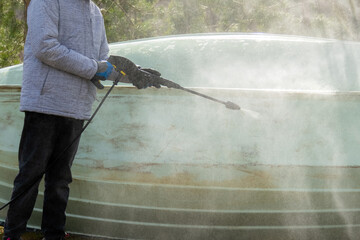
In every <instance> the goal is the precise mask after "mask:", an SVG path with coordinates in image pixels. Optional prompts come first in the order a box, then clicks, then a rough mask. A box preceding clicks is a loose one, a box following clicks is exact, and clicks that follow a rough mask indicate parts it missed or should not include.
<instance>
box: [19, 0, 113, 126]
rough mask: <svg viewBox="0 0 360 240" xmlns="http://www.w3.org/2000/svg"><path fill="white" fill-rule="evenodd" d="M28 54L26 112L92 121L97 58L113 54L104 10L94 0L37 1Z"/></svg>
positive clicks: (24, 93) (32, 13) (31, 9)
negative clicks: (103, 15) (110, 51)
mask: <svg viewBox="0 0 360 240" xmlns="http://www.w3.org/2000/svg"><path fill="white" fill-rule="evenodd" d="M24 52H25V53H24V70H23V83H22V89H21V99H20V110H21V111H33V112H39V113H46V114H52V115H58V116H64V117H70V118H75V119H89V118H90V116H91V107H92V104H93V102H94V100H95V96H96V87H95V86H94V85H93V84H92V83H91V82H90V81H89V80H90V79H91V78H92V77H93V76H94V75H95V73H96V71H97V63H96V61H95V60H106V59H107V58H108V53H109V47H108V43H107V39H106V34H105V27H104V20H103V17H102V15H101V12H100V10H99V8H98V7H97V6H96V5H95V4H94V3H93V2H92V1H90V0H32V1H31V3H30V6H29V8H28V34H27V38H26V43H25V50H24Z"/></svg>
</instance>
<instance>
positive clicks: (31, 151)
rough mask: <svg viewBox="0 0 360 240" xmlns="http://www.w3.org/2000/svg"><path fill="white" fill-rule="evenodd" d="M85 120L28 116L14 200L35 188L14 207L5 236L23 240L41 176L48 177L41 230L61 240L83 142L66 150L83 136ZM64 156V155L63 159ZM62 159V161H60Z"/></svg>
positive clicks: (7, 221)
mask: <svg viewBox="0 0 360 240" xmlns="http://www.w3.org/2000/svg"><path fill="white" fill-rule="evenodd" d="M83 123H84V121H83V120H76V119H72V118H65V117H59V116H53V115H46V114H40V113H34V112H26V113H25V121H24V128H23V132H22V135H21V140H20V147H19V173H18V175H17V176H16V178H15V181H14V189H13V193H12V197H14V196H16V195H18V194H19V193H21V192H23V191H24V190H25V189H26V188H27V187H28V186H29V185H30V184H31V183H33V182H34V181H35V184H34V185H33V186H32V187H31V188H30V189H29V190H27V191H26V192H25V193H24V194H23V195H22V196H21V197H20V198H19V199H17V200H16V201H15V202H13V203H12V204H10V206H9V210H8V213H7V218H6V221H5V234H4V236H5V237H6V238H7V237H10V238H11V239H19V237H20V235H21V234H22V233H23V232H25V230H26V224H27V221H28V220H29V218H30V216H31V213H32V211H33V208H34V205H35V201H36V197H37V194H38V186H39V183H40V180H38V181H36V179H39V177H40V176H42V175H43V174H44V173H45V193H44V205H43V216H42V224H41V229H42V231H43V232H44V234H45V237H46V239H47V240H48V239H61V238H62V237H63V236H64V231H65V230H64V229H65V218H66V216H65V209H66V205H67V202H68V198H69V186H68V185H69V184H70V183H71V181H72V175H71V170H70V168H71V165H72V162H73V160H74V157H75V154H76V151H77V149H78V145H79V140H80V138H79V139H78V140H77V141H75V142H74V144H73V145H72V146H71V147H70V148H69V149H68V150H67V151H66V152H63V150H64V149H65V148H66V147H67V146H69V144H70V143H71V142H72V141H73V139H75V138H76V136H77V135H78V134H80V132H81V130H82V127H83ZM60 154H61V155H60ZM59 155H60V157H59Z"/></svg>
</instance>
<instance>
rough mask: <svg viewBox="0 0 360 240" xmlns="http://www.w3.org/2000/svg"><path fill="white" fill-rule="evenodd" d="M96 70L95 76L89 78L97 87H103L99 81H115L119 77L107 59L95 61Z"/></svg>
mask: <svg viewBox="0 0 360 240" xmlns="http://www.w3.org/2000/svg"><path fill="white" fill-rule="evenodd" d="M97 64H98V70H97V72H96V74H95V76H94V77H93V78H92V79H91V82H92V83H93V84H95V86H96V87H97V88H99V89H103V88H104V85H102V84H101V82H100V80H101V81H105V80H111V81H115V80H117V78H118V77H119V74H120V73H119V72H118V71H116V69H115V68H114V66H113V65H112V64H111V63H110V62H108V61H101V62H97Z"/></svg>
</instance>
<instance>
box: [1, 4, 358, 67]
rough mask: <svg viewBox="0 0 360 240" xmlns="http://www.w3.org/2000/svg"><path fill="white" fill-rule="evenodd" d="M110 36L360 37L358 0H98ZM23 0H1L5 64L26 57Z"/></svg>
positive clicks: (110, 38) (113, 38)
mask: <svg viewBox="0 0 360 240" xmlns="http://www.w3.org/2000/svg"><path fill="white" fill-rule="evenodd" d="M93 1H94V2H95V3H96V4H97V5H98V6H99V7H100V8H101V9H102V12H103V15H104V20H105V26H106V31H107V37H108V41H109V42H118V41H125V40H131V39H138V38H145V37H154V36H162V35H172V34H186V33H204V32H266V33H275V34H292V35H304V36H313V37H325V38H336V39H344V40H354V41H358V40H359V39H360V36H359V34H358V33H359V30H360V29H359V28H360V24H359V20H358V17H357V16H358V12H359V10H360V5H359V4H358V3H357V1H355V0H317V1H313V0H301V1H300V0H93ZM23 8H24V7H23V2H22V1H21V0H11V1H5V0H0V67H4V66H9V65H13V64H16V63H19V62H21V61H22V51H23V50H22V49H23V45H24V43H23V42H24V35H23V33H24V27H25V20H24V16H23V15H24V14H23Z"/></svg>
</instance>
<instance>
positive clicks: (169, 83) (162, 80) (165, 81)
mask: <svg viewBox="0 0 360 240" xmlns="http://www.w3.org/2000/svg"><path fill="white" fill-rule="evenodd" d="M158 81H159V83H160V84H161V85H163V86H166V87H169V88H175V89H180V90H183V91H186V92H189V93H192V94H195V95H198V96H200V97H203V98H206V99H209V100H211V101H214V102H218V103H221V104H224V105H225V107H226V108H228V109H232V110H240V109H241V108H240V106H238V105H237V104H235V103H233V102H230V101H227V102H225V101H222V100H219V99H216V98H213V97H210V96H208V95H205V94H202V93H199V92H196V91H194V90H190V89H188V88H184V87H182V86H180V85H179V84H177V83H174V82H173V81H170V80H168V79H165V78H162V77H159V80H158Z"/></svg>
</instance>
